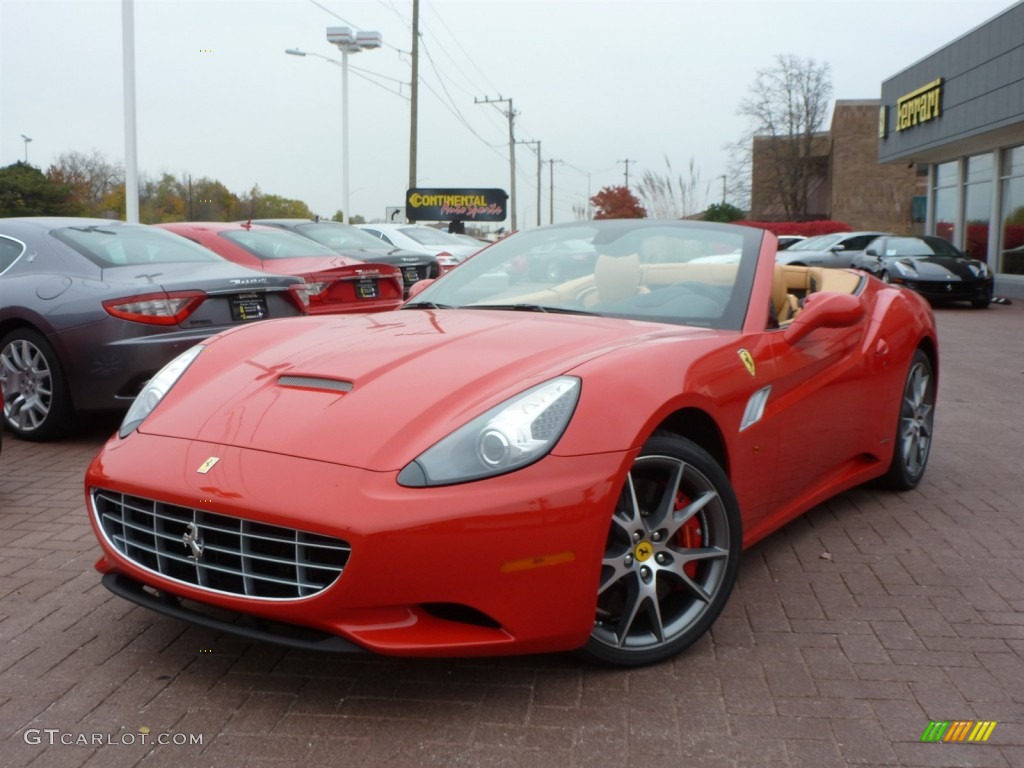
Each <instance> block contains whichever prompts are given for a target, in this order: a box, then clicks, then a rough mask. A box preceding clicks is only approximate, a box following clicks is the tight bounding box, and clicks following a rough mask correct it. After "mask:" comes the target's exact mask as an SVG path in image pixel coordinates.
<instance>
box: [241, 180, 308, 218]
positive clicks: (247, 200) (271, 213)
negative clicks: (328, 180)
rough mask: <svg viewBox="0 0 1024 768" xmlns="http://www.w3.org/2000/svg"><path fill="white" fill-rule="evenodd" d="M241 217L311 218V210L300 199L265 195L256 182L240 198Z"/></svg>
mask: <svg viewBox="0 0 1024 768" xmlns="http://www.w3.org/2000/svg"><path fill="white" fill-rule="evenodd" d="M240 205H241V211H240V213H241V216H240V218H243V219H277V218H281V219H311V218H313V212H312V211H311V210H309V206H308V205H306V204H305V203H304V202H302V201H301V200H290V199H289V198H287V197H281V196H279V195H265V194H263V192H262V191H261V190H260V187H259V185H258V184H256V185H254V186H253V188H252V189H250V190H249V193H248V194H247V195H243V196H242V198H241V200H240Z"/></svg>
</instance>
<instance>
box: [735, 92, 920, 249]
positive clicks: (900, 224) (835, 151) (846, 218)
mask: <svg viewBox="0 0 1024 768" xmlns="http://www.w3.org/2000/svg"><path fill="white" fill-rule="evenodd" d="M880 105H881V102H880V101H879V100H877V99H858V100H839V101H837V102H836V104H835V108H834V110H833V113H832V125H831V127H830V130H829V131H828V132H827V133H821V134H818V135H817V136H815V139H814V143H813V145H812V151H811V160H810V162H811V163H812V164H813V165H814V166H815V168H814V172H813V173H812V174H811V181H810V185H811V186H810V190H809V193H808V206H807V211H806V212H805V214H804V215H803V216H801V217H800V219H801V220H805V221H810V220H815V219H831V220H834V221H841V222H844V223H845V224H849V225H850V227H852V228H853V229H854V230H862V229H864V230H884V231H889V232H895V233H897V234H911V233H916V232H920V231H921V230H922V227H923V222H922V223H915V222H913V221H912V220H911V213H912V205H913V198H914V195H923V194H925V193H926V191H927V179H926V178H925V177H919V176H918V174H917V170H916V166H915V165H913V164H910V165H909V166H908V164H905V163H897V164H890V165H882V164H881V163H879V162H878V112H879V107H880ZM783 140H784V139H772V138H771V137H764V136H758V137H755V139H754V145H753V155H752V168H751V206H750V208H751V210H750V218H751V219H754V220H757V221H773V220H774V221H780V220H783V219H784V218H785V215H784V213H783V211H782V207H781V206H780V205H779V203H778V200H777V199H776V198H775V196H774V195H773V193H772V191H771V189H772V176H771V166H770V162H768V157H769V156H770V152H771V149H772V146H771V145H772V143H773V142H775V141H783Z"/></svg>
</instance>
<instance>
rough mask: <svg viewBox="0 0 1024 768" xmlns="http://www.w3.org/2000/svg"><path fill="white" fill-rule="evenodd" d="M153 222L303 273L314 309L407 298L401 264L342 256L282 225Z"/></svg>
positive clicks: (244, 258) (280, 269)
mask: <svg viewBox="0 0 1024 768" xmlns="http://www.w3.org/2000/svg"><path fill="white" fill-rule="evenodd" d="M153 226H156V227H160V228H161V229H166V230H167V231H168V232H174V233H175V234H178V235H182V236H183V237H187V238H189V239H190V240H193V241H195V242H197V243H199V244H200V245H203V246H205V247H207V248H209V249H210V250H211V251H213V252H214V253H217V254H218V255H220V256H222V257H224V258H225V259H227V260H229V261H233V262H235V263H236V264H242V265H243V266H246V267H249V268H250V269H258V270H262V271H264V272H273V273H274V274H278V275H295V276H297V277H301V278H303V279H304V280H305V281H306V296H307V297H308V300H309V303H308V306H307V311H308V312H309V314H311V315H322V314H339V313H348V312H385V311H387V310H391V309H397V308H398V306H399V305H400V304H401V303H402V292H403V290H404V285H403V282H402V273H401V272H400V271H399V269H398V267H394V266H391V265H390V264H376V263H367V262H362V261H359V260H357V259H351V258H348V257H346V256H340V255H338V254H337V253H335V252H334V251H332V250H331V249H330V248H326V247H324V246H322V245H320V244H319V243H316V242H314V241H312V240H310V239H309V238H307V237H302V236H300V235H296V234H294V233H293V232H286V231H284V230H282V229H278V228H277V227H269V226H262V225H259V224H250V223H234V224H226V223H220V222H177V223H171V224H154V225H153Z"/></svg>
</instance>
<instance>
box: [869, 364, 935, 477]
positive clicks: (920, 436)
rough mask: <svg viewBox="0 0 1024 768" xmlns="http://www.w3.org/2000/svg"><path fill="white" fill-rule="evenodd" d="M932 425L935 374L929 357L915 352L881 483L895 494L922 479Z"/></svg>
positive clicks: (930, 442) (928, 452)
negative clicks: (892, 445)
mask: <svg viewBox="0 0 1024 768" xmlns="http://www.w3.org/2000/svg"><path fill="white" fill-rule="evenodd" d="M934 423H935V372H934V370H933V369H932V362H931V360H929V359H928V355H926V354H925V353H924V352H922V351H921V350H920V349H919V350H917V351H916V352H914V357H913V359H912V360H911V361H910V370H909V371H908V372H907V380H906V383H905V384H904V385H903V399H902V401H901V403H900V418H899V423H898V425H897V427H896V444H895V446H894V447H893V453H892V462H891V463H890V464H889V471H888V472H886V474H885V475H884V476H882V478H881V480H880V482H881V484H882V485H883V486H884V487H886V488H891V489H892V490H895V491H909V490H910V489H911V488H914V487H916V486H917V484H918V483H919V482H921V478H922V477H924V470H925V468H926V467H927V466H928V455H929V454H930V453H931V447H932V430H933V426H934Z"/></svg>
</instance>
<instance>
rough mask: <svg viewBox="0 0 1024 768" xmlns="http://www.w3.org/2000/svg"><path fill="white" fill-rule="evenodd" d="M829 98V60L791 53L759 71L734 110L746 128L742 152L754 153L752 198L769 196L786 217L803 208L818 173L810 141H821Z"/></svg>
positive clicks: (793, 217)
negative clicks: (747, 130)
mask: <svg viewBox="0 0 1024 768" xmlns="http://www.w3.org/2000/svg"><path fill="white" fill-rule="evenodd" d="M831 97H832V82H831V74H830V68H829V65H828V64H827V63H824V64H818V63H817V62H815V61H814V59H801V58H799V57H797V56H794V55H792V54H790V55H785V56H783V55H779V56H776V57H775V65H774V66H773V67H770V68H768V69H763V70H760V71H759V72H758V73H757V78H756V79H755V80H754V82H753V83H752V84H751V85H750V87H749V89H748V96H747V98H745V99H744V100H743V101H742V102H741V103H740V106H739V110H738V114H740V115H743V116H744V117H746V118H748V120H749V127H750V130H749V132H748V136H749V137H750V140H748V141H745V142H744V144H745V151H746V152H749V153H753V154H754V155H755V156H756V157H757V166H758V167H755V168H753V170H754V172H755V174H756V177H754V176H752V177H751V187H752V190H751V193H752V197H753V198H754V200H755V202H756V200H757V199H758V198H759V197H761V198H764V199H768V200H770V201H771V202H772V203H773V204H774V205H775V206H777V207H779V208H781V212H782V214H783V216H784V217H785V218H786V219H790V220H796V219H799V218H801V217H803V216H805V215H806V213H807V201H808V194H809V192H810V189H811V185H812V181H813V180H814V179H816V178H817V177H819V176H820V175H821V168H820V167H819V166H820V163H816V162H815V157H816V156H817V155H820V154H821V152H820V151H818V152H816V151H815V150H816V148H817V147H816V141H815V140H816V137H818V142H820V132H821V130H822V128H823V127H824V125H825V118H826V116H827V114H828V109H829V105H830V104H831ZM745 138H746V137H745ZM758 168H760V169H761V172H760V173H759V172H758Z"/></svg>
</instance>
